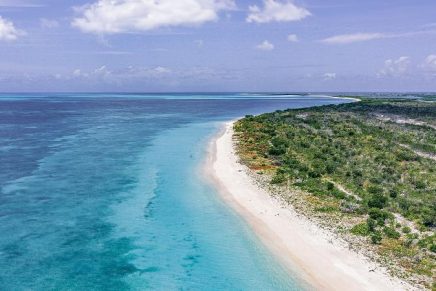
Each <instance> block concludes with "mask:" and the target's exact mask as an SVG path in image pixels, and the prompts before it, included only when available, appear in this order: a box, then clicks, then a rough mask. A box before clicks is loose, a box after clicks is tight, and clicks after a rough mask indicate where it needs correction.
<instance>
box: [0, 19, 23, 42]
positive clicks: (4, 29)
mask: <svg viewBox="0 0 436 291" xmlns="http://www.w3.org/2000/svg"><path fill="white" fill-rule="evenodd" d="M22 35H24V31H22V30H19V29H17V28H15V26H14V24H13V23H12V22H11V21H9V20H7V19H5V18H3V17H1V16H0V41H2V40H3V41H13V40H16V39H17V38H18V37H20V36H22Z"/></svg>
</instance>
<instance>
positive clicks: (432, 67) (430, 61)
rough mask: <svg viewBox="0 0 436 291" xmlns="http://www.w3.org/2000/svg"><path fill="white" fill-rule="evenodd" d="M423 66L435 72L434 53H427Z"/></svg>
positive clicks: (435, 56)
mask: <svg viewBox="0 0 436 291" xmlns="http://www.w3.org/2000/svg"><path fill="white" fill-rule="evenodd" d="M423 68H424V69H426V70H429V71H434V72H436V55H429V56H427V57H426V58H425V60H424V64H423Z"/></svg>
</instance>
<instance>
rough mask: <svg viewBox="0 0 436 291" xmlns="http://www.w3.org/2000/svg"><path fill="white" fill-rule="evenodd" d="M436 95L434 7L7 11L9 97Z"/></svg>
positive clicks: (409, 2) (245, 5)
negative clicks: (77, 94) (66, 94)
mask: <svg viewBox="0 0 436 291" xmlns="http://www.w3.org/2000/svg"><path fill="white" fill-rule="evenodd" d="M223 91H229V92H301V91H303V92H330V91H332V92H334V91H336V92H358V91H366V92H369V91H381V92H383V91H390V92H406V91H407V92H413V91H418V92H430V91H436V1H435V0H383V1H380V0H74V1H73V0H0V92H223Z"/></svg>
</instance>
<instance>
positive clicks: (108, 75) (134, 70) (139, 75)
mask: <svg viewBox="0 0 436 291" xmlns="http://www.w3.org/2000/svg"><path fill="white" fill-rule="evenodd" d="M171 73H172V70H171V69H169V68H166V67H162V66H157V67H154V68H144V67H133V66H129V67H126V68H120V69H114V70H111V69H109V68H108V67H107V66H105V65H104V66H101V67H99V68H96V69H95V70H93V71H91V72H84V71H82V70H80V69H75V70H74V71H73V72H72V76H73V77H74V78H82V79H89V80H105V81H109V82H111V81H124V80H135V79H158V78H161V77H164V76H167V75H169V74H171Z"/></svg>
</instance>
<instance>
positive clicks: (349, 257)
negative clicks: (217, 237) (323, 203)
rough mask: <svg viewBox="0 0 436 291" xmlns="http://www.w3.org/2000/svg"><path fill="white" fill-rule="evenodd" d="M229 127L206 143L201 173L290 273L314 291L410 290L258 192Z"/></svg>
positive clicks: (318, 228)
mask: <svg viewBox="0 0 436 291" xmlns="http://www.w3.org/2000/svg"><path fill="white" fill-rule="evenodd" d="M233 123H234V122H228V123H226V124H225V127H224V128H223V129H221V130H220V132H219V133H218V134H217V135H216V136H215V137H214V138H213V140H212V141H211V143H210V146H209V151H208V156H207V160H206V164H205V168H204V171H205V174H206V175H207V177H208V178H209V179H210V180H211V181H212V183H213V184H214V186H215V187H216V189H217V190H218V193H219V194H220V196H221V197H222V199H223V200H224V201H225V202H226V203H227V204H228V205H229V206H230V207H232V208H233V209H234V210H235V211H236V212H237V213H238V214H239V215H240V216H241V218H242V219H244V220H245V222H246V223H248V225H249V226H250V227H251V228H252V230H253V231H254V233H255V234H256V235H257V236H258V237H259V239H260V240H261V241H262V242H263V244H264V245H266V247H267V248H268V249H269V250H270V251H271V252H272V254H273V255H275V256H276V257H277V259H278V260H279V262H281V263H282V264H283V266H284V267H285V268H286V269H287V270H288V271H289V272H290V273H292V274H294V275H296V276H297V277H298V278H299V279H301V281H302V282H303V283H306V284H304V285H309V286H311V287H312V288H315V289H317V290H320V289H322V290H413V289H415V288H413V287H412V286H410V285H409V284H407V283H405V282H403V281H400V280H399V279H396V278H393V277H391V276H389V275H387V273H386V270H385V269H384V268H382V267H380V266H379V265H378V264H376V263H373V262H370V261H369V260H368V259H366V258H365V257H364V256H363V255H360V254H357V253H355V252H353V251H351V250H349V249H348V248H347V247H346V245H345V244H344V243H342V242H341V241H339V240H338V239H336V238H335V237H334V235H333V234H332V233H330V232H328V231H326V230H324V229H321V228H320V227H318V226H317V225H315V224H314V223H313V222H310V221H309V220H308V219H306V218H305V217H302V216H301V215H298V214H297V213H296V212H295V211H294V210H293V209H292V206H290V205H285V204H284V203H282V202H281V201H280V200H279V199H277V198H274V197H272V196H271V194H270V193H269V192H268V191H266V190H265V189H263V188H262V187H261V186H260V185H259V184H258V183H257V182H256V180H255V179H254V178H253V177H251V176H250V172H249V170H248V168H247V167H245V166H244V165H241V164H240V163H239V162H238V160H239V159H238V157H237V155H236V153H235V149H234V144H233V139H232V138H233Z"/></svg>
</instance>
